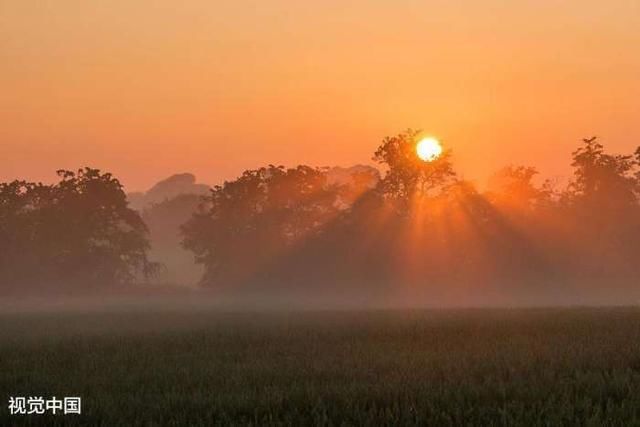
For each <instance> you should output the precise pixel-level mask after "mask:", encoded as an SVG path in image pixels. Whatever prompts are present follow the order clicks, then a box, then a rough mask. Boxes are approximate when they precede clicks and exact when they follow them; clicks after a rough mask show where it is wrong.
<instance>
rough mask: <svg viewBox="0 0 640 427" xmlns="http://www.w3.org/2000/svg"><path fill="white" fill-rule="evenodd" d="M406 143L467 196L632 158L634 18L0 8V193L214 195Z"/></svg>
mask: <svg viewBox="0 0 640 427" xmlns="http://www.w3.org/2000/svg"><path fill="white" fill-rule="evenodd" d="M183 3H184V4H183ZM407 127H413V128H422V129H424V130H425V131H427V132H428V133H430V134H434V135H436V136H438V137H439V138H440V139H442V140H443V141H444V143H445V144H447V145H448V146H449V147H452V148H453V149H454V154H455V161H456V164H457V167H458V170H459V171H460V172H462V173H463V175H464V176H465V177H467V178H473V179H478V180H480V181H482V179H484V177H486V176H487V174H488V173H489V172H491V171H493V170H495V169H497V168H498V167H500V166H501V165H504V164H506V163H525V164H534V165H538V166H539V167H540V169H542V170H543V171H544V172H545V173H547V174H550V175H554V174H562V173H566V169H564V168H565V167H566V165H567V164H568V163H569V155H570V152H571V151H572V149H573V148H574V147H575V146H576V144H577V142H578V141H579V139H580V138H581V137H583V136H592V135H594V134H595V135H599V136H601V137H602V138H603V142H604V143H605V144H606V145H607V146H609V147H610V148H611V149H612V150H614V151H630V150H632V149H633V148H634V147H635V146H637V145H640V2H638V1H631V0H628V1H619V0H612V1H606V2H605V1H600V0H597V1H596V0H583V1H564V2H561V1H557V2H556V1H554V2H552V1H530V0H527V1H515V0H514V1H507V0H503V1H497V0H486V1H466V2H452V1H417V0H415V1H410V0H396V1H392V0H369V1H337V0H323V1H316V2H311V1H299V0H275V1H262V0H256V1H244V0H235V1H215V0H191V1H186V2H176V1H169V0H161V1H159V0H153V1H152V0H137V1H129V0H127V1H122V0H113V1H109V2H107V1H86V0H62V1H60V0H48V1H45V0H42V1H32V0H25V1H20V0H13V1H12V0H0V159H1V161H2V163H1V166H2V167H1V168H0V180H8V179H13V178H16V177H24V178H28V179H34V180H47V181H48V180H51V179H52V178H53V171H54V170H55V169H58V168H71V169H75V168H77V167H79V166H83V165H90V166H94V167H99V168H101V169H105V170H109V171H111V172H114V173H115V174H116V175H117V176H118V177H120V178H121V180H122V181H123V182H124V183H125V184H126V185H127V187H128V189H130V190H134V189H145V188H147V187H148V186H149V185H151V184H152V183H154V182H155V181H157V180H158V179H160V178H163V177H165V176H167V175H169V174H171V173H174V172H183V171H191V172H194V173H195V174H196V175H197V176H198V177H199V180H200V181H202V182H207V183H216V182H218V181H220V180H222V179H225V178H233V177H234V176H236V175H237V174H238V173H240V172H241V171H242V170H244V169H246V168H252V167H257V166H260V165H263V164H267V163H276V164H285V165H294V164H298V163H308V164H312V165H318V166H323V165H334V164H338V165H350V164H354V163H368V162H370V158H371V155H372V153H373V151H374V150H375V148H376V146H377V145H378V143H379V142H380V140H381V139H382V137H384V136H385V135H392V134H395V133H398V132H399V131H402V130H403V129H405V128H407Z"/></svg>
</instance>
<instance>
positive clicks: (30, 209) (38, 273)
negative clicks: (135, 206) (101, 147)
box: [0, 168, 157, 290]
mask: <svg viewBox="0 0 640 427" xmlns="http://www.w3.org/2000/svg"><path fill="white" fill-rule="evenodd" d="M58 176H59V178H60V180H59V182H58V183H56V184H54V185H45V184H41V183H32V182H25V181H13V182H9V183H0V289H5V290H6V289H25V288H31V289H56V288H77V287H83V288H87V287H97V286H102V285H113V284H121V283H130V282H133V281H135V280H138V279H140V278H141V277H146V276H149V275H151V274H152V273H153V271H154V269H155V268H156V267H157V266H155V265H154V264H153V263H151V262H149V260H148V259H147V250H148V249H149V243H148V241H147V227H146V225H145V224H144V222H143V221H142V218H141V217H140V215H139V214H138V213H137V212H136V211H134V210H132V209H130V208H129V207H128V202H127V199H126V195H125V193H124V191H123V189H122V186H121V184H120V183H119V182H118V180H117V179H115V178H114V177H113V176H112V175H111V174H108V173H101V172H100V171H99V170H96V169H90V168H85V169H81V170H79V171H77V172H71V171H65V170H61V171H58Z"/></svg>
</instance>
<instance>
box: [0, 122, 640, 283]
mask: <svg viewBox="0 0 640 427" xmlns="http://www.w3.org/2000/svg"><path fill="white" fill-rule="evenodd" d="M418 137H419V132H416V131H412V130H408V131H405V132H403V133H401V134H399V135H396V136H394V137H388V138H385V139H384V140H383V141H382V143H381V145H380V146H379V147H378V149H377V150H376V151H375V153H374V156H373V158H374V160H375V161H376V162H378V163H379V164H380V165H381V167H382V168H383V171H384V173H383V175H382V177H381V178H380V177H378V176H377V175H374V174H370V173H366V172H354V173H353V174H352V175H351V176H350V177H349V179H348V180H342V181H334V180H331V179H330V177H329V175H328V173H327V169H325V168H314V167H310V166H304V165H301V166H297V167H292V168H285V167H282V166H274V165H269V166H266V167H262V168H258V169H254V170H248V171H246V172H244V173H243V174H242V175H241V176H240V177H238V178H237V179H235V180H232V181H227V182H225V183H224V184H221V185H218V186H215V187H214V188H212V190H211V192H210V193H209V194H208V195H206V196H204V197H200V198H199V202H197V201H196V200H197V199H195V198H194V197H184V195H183V196H182V198H179V197H180V196H179V197H178V198H176V199H174V200H172V201H167V203H170V204H164V205H163V204H162V203H160V204H159V206H156V208H157V210H158V211H159V212H165V215H167V214H166V213H167V212H173V211H181V212H182V211H185V209H183V208H181V205H182V204H183V202H184V203H188V204H189V208H188V211H193V214H192V215H189V216H190V218H188V219H187V220H186V222H184V223H183V224H181V225H180V224H173V225H172V226H173V227H175V228H178V227H179V229H180V239H173V240H170V241H172V242H173V241H174V240H175V244H176V245H177V244H178V240H181V244H182V246H183V247H184V248H185V249H187V250H188V251H190V252H191V253H192V254H193V256H194V257H195V260H196V261H197V262H198V263H200V264H201V265H202V266H203V268H204V274H203V276H202V279H201V281H200V283H201V285H202V286H204V287H212V288H223V289H231V290H250V289H267V290H268V289H273V288H288V289H291V288H296V289H299V290H305V289H311V288H313V289H316V290H323V289H329V288H333V289H345V288H350V289H360V290H362V289H365V290H370V291H372V292H374V291H377V290H380V289H388V288H392V287H397V286H407V287H410V288H414V289H415V288H430V287H432V288H438V287H457V288H460V289H464V287H465V286H478V285H483V286H498V287H505V288H539V287H545V286H547V287H553V286H573V285H575V284H580V283H596V282H597V283H603V284H606V285H607V286H622V287H624V286H633V285H634V284H635V283H636V281H637V279H636V278H637V277H638V274H639V273H640V262H639V259H638V254H640V148H639V149H637V150H636V151H635V152H634V153H632V154H628V155H617V154H610V153H608V152H607V151H606V150H605V149H604V147H603V145H602V144H600V143H599V142H598V140H597V139H596V138H590V139H585V140H583V141H582V144H581V145H580V146H579V147H578V148H577V149H576V150H575V151H574V153H573V156H572V163H571V167H572V172H573V174H572V177H571V179H570V180H569V182H568V183H567V184H566V185H563V186H560V185H559V184H557V183H554V182H552V181H549V180H542V179H540V178H539V177H538V172H537V170H536V169H535V168H533V167H528V166H508V167H505V168H504V169H502V170H500V171H498V172H497V173H496V174H495V175H494V176H493V177H492V178H491V179H490V180H489V182H488V185H487V187H486V189H484V190H482V191H481V190H479V189H478V188H477V187H476V186H474V185H473V184H472V183H470V182H469V181H466V180H464V179H463V178H461V177H460V176H459V175H458V174H457V172H456V171H455V168H454V166H453V162H452V154H451V152H450V151H445V152H444V153H443V154H442V155H441V156H440V157H438V158H437V159H435V160H433V161H431V162H425V161H422V160H420V159H419V158H418V157H417V156H416V152H415V147H416V143H417V141H418ZM59 176H60V181H59V182H58V183H57V184H53V185H43V184H35V183H29V182H24V181H14V182H10V183H3V184H0V248H2V251H1V252H0V284H2V285H4V286H72V285H73V286H83V287H87V286H101V285H110V284H121V283H130V282H135V281H140V280H145V278H146V280H151V281H152V280H153V275H154V273H157V272H158V271H159V269H160V266H158V265H157V264H155V263H153V262H151V261H150V260H149V256H148V251H149V235H148V229H147V224H146V223H145V220H146V222H147V223H153V224H156V225H155V226H156V227H158V226H159V225H158V224H164V223H168V222H167V221H166V220H165V222H163V221H159V220H157V219H156V220H154V217H153V215H151V214H150V212H145V214H143V215H141V214H140V213H138V212H137V211H135V210H133V209H131V208H130V207H129V206H128V204H127V199H126V194H125V193H124V191H123V189H122V186H121V184H120V183H119V182H118V181H117V180H116V179H115V178H114V177H112V176H111V175H110V174H108V173H101V172H100V171H98V170H94V169H88V168H87V169H83V170H80V171H78V172H76V173H73V172H69V171H60V172H59ZM163 206H164V207H163ZM185 206H186V205H185ZM143 218H144V219H143ZM167 218H168V217H167ZM154 221H155V222H154ZM169 222H170V221H169Z"/></svg>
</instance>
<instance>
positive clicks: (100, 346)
mask: <svg viewBox="0 0 640 427" xmlns="http://www.w3.org/2000/svg"><path fill="white" fill-rule="evenodd" d="M0 322H1V324H2V330H1V331H0V367H1V372H0V398H1V399H2V400H3V402H2V406H1V407H0V425H23V424H43V425H44V424H46V425H52V424H60V425H76V424H82V425H105V426H116V425H158V424H160V425H203V426H205V425H216V424H222V425H227V424H242V425H272V424H277V425H363V424H364V425H414V424H415V425H425V424H429V425H437V426H446V425H482V426H489V425H603V424H605V425H640V310H638V309H636V308H574V309H482V310H479V309H478V310H424V311H421V310H351V311H330V310H324V311H294V310H291V311H287V312H283V311H282V310H278V311H269V310H260V311H255V312H238V311H224V310H222V309H220V308H215V309H213V308H210V309H206V308H202V307H198V308H192V309H188V308H185V307H176V308H172V307H171V306H170V305H168V306H163V307H160V308H158V307H156V308H148V309H145V310H142V309H140V307H138V306H131V307H126V308H122V309H114V308H113V307H111V308H105V309H102V310H95V309H91V310H86V311H83V310H78V309H74V310H68V311H61V309H60V308H59V307H58V308H56V309H52V310H49V311H47V312H37V313H36V312H23V311H19V310H9V311H4V312H2V313H1V314H0ZM10 396H44V397H51V396H57V397H63V396H81V397H82V399H83V413H82V415H79V416H77V415H74V416H66V417H65V416H60V415H59V416H49V417H45V416H40V417H31V418H29V417H24V416H22V417H21V416H11V415H9V412H8V408H7V403H8V399H9V397H10Z"/></svg>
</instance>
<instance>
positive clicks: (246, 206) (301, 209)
mask: <svg viewBox="0 0 640 427" xmlns="http://www.w3.org/2000/svg"><path fill="white" fill-rule="evenodd" d="M339 194H340V193H339V191H338V188H337V187H336V186H330V185H328V184H327V180H326V176H325V174H324V173H323V171H322V170H319V169H315V168H311V167H308V166H298V167H297V168H293V169H285V168H284V167H282V166H279V167H276V166H273V165H270V166H268V167H265V168H260V169H256V170H250V171H246V172H244V173H243V174H242V176H241V177H240V178H238V179H237V180H235V181H230V182H225V183H224V185H221V186H216V187H214V189H213V190H212V192H211V195H210V196H209V197H208V198H206V199H205V202H204V204H203V206H202V207H201V209H200V211H199V212H197V213H196V214H195V215H194V216H193V217H192V218H191V219H190V220H189V221H188V222H187V223H186V224H185V225H184V227H183V232H184V236H185V239H184V246H185V248H187V249H189V250H191V251H193V252H194V254H195V256H196V260H197V261H198V262H200V263H202V264H204V265H205V268H206V271H205V276H204V279H203V283H205V284H212V283H215V282H218V283H220V282H222V281H231V280H233V279H234V277H237V275H238V274H240V275H243V274H246V273H249V272H251V271H254V270H255V269H256V268H258V267H259V266H263V265H264V263H265V262H268V261H270V260H271V259H273V257H274V256H277V255H278V254H279V253H281V252H282V251H285V250H286V249H287V248H290V247H292V245H293V244H294V243H295V242H297V241H299V240H300V239H303V238H311V237H312V236H313V235H314V234H315V233H317V232H318V231H320V227H319V225H321V224H324V223H325V222H326V221H328V220H329V219H330V218H332V217H334V216H336V215H337V214H338V213H339V208H338V204H337V202H338V199H339Z"/></svg>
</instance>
